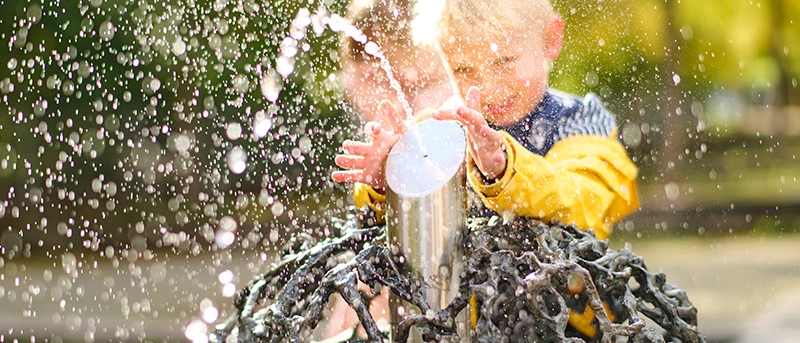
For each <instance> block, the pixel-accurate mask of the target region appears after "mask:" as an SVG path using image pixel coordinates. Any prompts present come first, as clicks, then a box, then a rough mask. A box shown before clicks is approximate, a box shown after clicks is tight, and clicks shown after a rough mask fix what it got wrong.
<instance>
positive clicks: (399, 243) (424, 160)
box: [386, 120, 470, 342]
mask: <svg viewBox="0 0 800 343" xmlns="http://www.w3.org/2000/svg"><path fill="white" fill-rule="evenodd" d="M465 154H466V139H465V136H464V132H463V130H462V129H461V127H460V126H459V125H458V124H456V123H454V122H444V121H436V120H426V121H423V122H420V123H418V124H416V125H415V126H414V127H412V128H411V129H409V132H407V133H406V134H405V135H404V136H403V137H402V138H401V139H400V141H398V143H397V144H396V145H395V146H394V147H393V148H392V151H391V153H390V154H389V158H388V159H387V163H386V175H387V184H388V185H389V187H388V188H389V189H388V190H387V205H388V208H387V227H388V231H389V235H388V237H389V240H390V242H389V245H390V247H391V248H392V251H393V252H394V253H402V254H403V256H404V258H405V259H406V263H408V264H409V265H410V267H411V270H412V271H413V272H414V273H416V275H417V277H418V278H419V279H420V280H421V281H422V283H423V284H422V285H421V286H422V288H423V294H424V295H425V297H426V300H427V302H428V304H429V305H430V310H431V311H432V312H433V313H427V315H434V314H435V311H438V310H440V309H443V308H444V307H446V306H447V305H448V304H449V303H450V301H451V300H453V298H454V297H455V296H456V294H458V285H459V281H460V278H459V276H460V275H461V272H462V270H463V261H464V249H463V239H464V235H465V230H466V209H467V189H466V178H465V168H464V157H465ZM390 308H391V311H392V313H391V321H392V324H393V325H392V328H393V330H394V329H395V328H396V327H397V324H399V322H400V321H402V319H403V318H404V317H406V316H408V315H411V314H414V313H418V312H419V309H418V308H416V306H413V305H410V304H407V303H405V302H403V301H401V300H400V299H397V298H392V299H390ZM469 324H470V323H469V311H468V310H466V311H462V313H461V314H459V316H458V318H457V320H456V328H457V330H456V331H457V334H458V338H454V339H453V340H452V341H468V340H469V337H470V334H469V330H470V325H469ZM393 337H394V331H393V332H392V335H391V337H390V342H393ZM409 339H410V341H411V342H422V336H421V332H418V330H416V328H414V329H412V333H411V336H410V338H409Z"/></svg>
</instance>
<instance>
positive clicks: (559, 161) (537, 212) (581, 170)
mask: <svg viewBox="0 0 800 343" xmlns="http://www.w3.org/2000/svg"><path fill="white" fill-rule="evenodd" d="M503 134H504V136H505V139H504V145H505V148H506V153H507V155H508V167H507V168H506V172H505V173H504V174H503V176H502V177H501V178H500V179H499V180H497V181H495V182H492V183H491V184H487V182H486V181H485V179H484V178H483V176H482V175H481V173H480V171H479V170H478V168H477V167H476V166H475V164H474V163H469V164H468V165H467V171H468V174H467V175H468V179H469V182H470V184H471V185H472V188H473V189H475V191H476V193H478V195H479V196H480V197H481V199H482V201H483V203H484V205H486V207H488V208H490V209H492V210H494V211H496V212H497V213H501V214H503V213H507V212H511V213H512V214H514V215H519V216H528V217H536V218H542V219H544V220H551V219H556V220H559V221H561V222H564V223H568V224H575V225H576V226H578V227H579V228H581V229H583V230H588V229H590V228H591V229H594V231H595V235H596V236H597V237H598V238H599V239H605V238H607V237H608V236H609V235H610V234H611V230H612V225H613V224H614V223H616V222H617V221H619V220H620V219H622V218H623V217H624V216H626V215H627V214H629V213H631V212H633V211H634V210H636V209H637V208H638V207H639V197H638V194H637V189H636V177H637V173H638V169H637V168H636V166H635V165H634V164H633V162H632V161H631V160H630V158H629V157H628V155H627V153H626V151H625V148H624V147H623V146H622V144H620V143H619V142H618V141H617V140H616V139H615V138H613V136H612V137H605V136H600V135H578V136H571V137H567V138H565V139H563V140H561V141H559V142H557V143H556V144H555V145H553V147H552V148H551V149H550V151H549V152H548V153H547V155H545V156H541V155H537V154H534V153H532V152H530V151H528V150H527V149H525V148H524V147H523V146H522V145H521V144H520V143H519V142H517V141H516V140H514V138H513V137H511V136H510V135H509V134H508V133H506V132H503Z"/></svg>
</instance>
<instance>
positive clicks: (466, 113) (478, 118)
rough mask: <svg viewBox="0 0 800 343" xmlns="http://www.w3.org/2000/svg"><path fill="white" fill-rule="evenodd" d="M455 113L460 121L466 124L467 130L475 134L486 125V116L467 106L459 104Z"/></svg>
mask: <svg viewBox="0 0 800 343" xmlns="http://www.w3.org/2000/svg"><path fill="white" fill-rule="evenodd" d="M456 113H457V115H458V116H459V117H460V118H461V119H462V123H463V124H464V125H465V126H468V128H467V129H468V130H470V132H473V133H475V134H477V133H478V132H480V131H479V130H480V129H481V128H482V127H484V126H486V118H484V117H483V114H482V113H481V112H479V111H476V110H474V109H472V108H469V107H464V106H461V107H459V108H458V109H457V110H456Z"/></svg>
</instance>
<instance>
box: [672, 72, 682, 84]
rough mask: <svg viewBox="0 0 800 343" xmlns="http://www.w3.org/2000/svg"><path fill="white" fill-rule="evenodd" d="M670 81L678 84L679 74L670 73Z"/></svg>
mask: <svg viewBox="0 0 800 343" xmlns="http://www.w3.org/2000/svg"><path fill="white" fill-rule="evenodd" d="M672 82H674V83H675V85H676V86H677V85H679V84H680V83H681V76H680V75H678V74H672Z"/></svg>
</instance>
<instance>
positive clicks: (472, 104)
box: [464, 86, 482, 117]
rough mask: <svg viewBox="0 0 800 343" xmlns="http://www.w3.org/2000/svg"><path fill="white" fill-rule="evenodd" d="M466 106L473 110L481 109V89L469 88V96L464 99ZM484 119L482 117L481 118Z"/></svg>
mask: <svg viewBox="0 0 800 343" xmlns="http://www.w3.org/2000/svg"><path fill="white" fill-rule="evenodd" d="M464 106H467V107H469V108H471V109H473V110H476V111H478V110H480V109H481V89H480V88H478V87H475V86H472V87H469V89H468V90H467V96H466V97H465V98H464ZM481 117H482V116H481Z"/></svg>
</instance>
